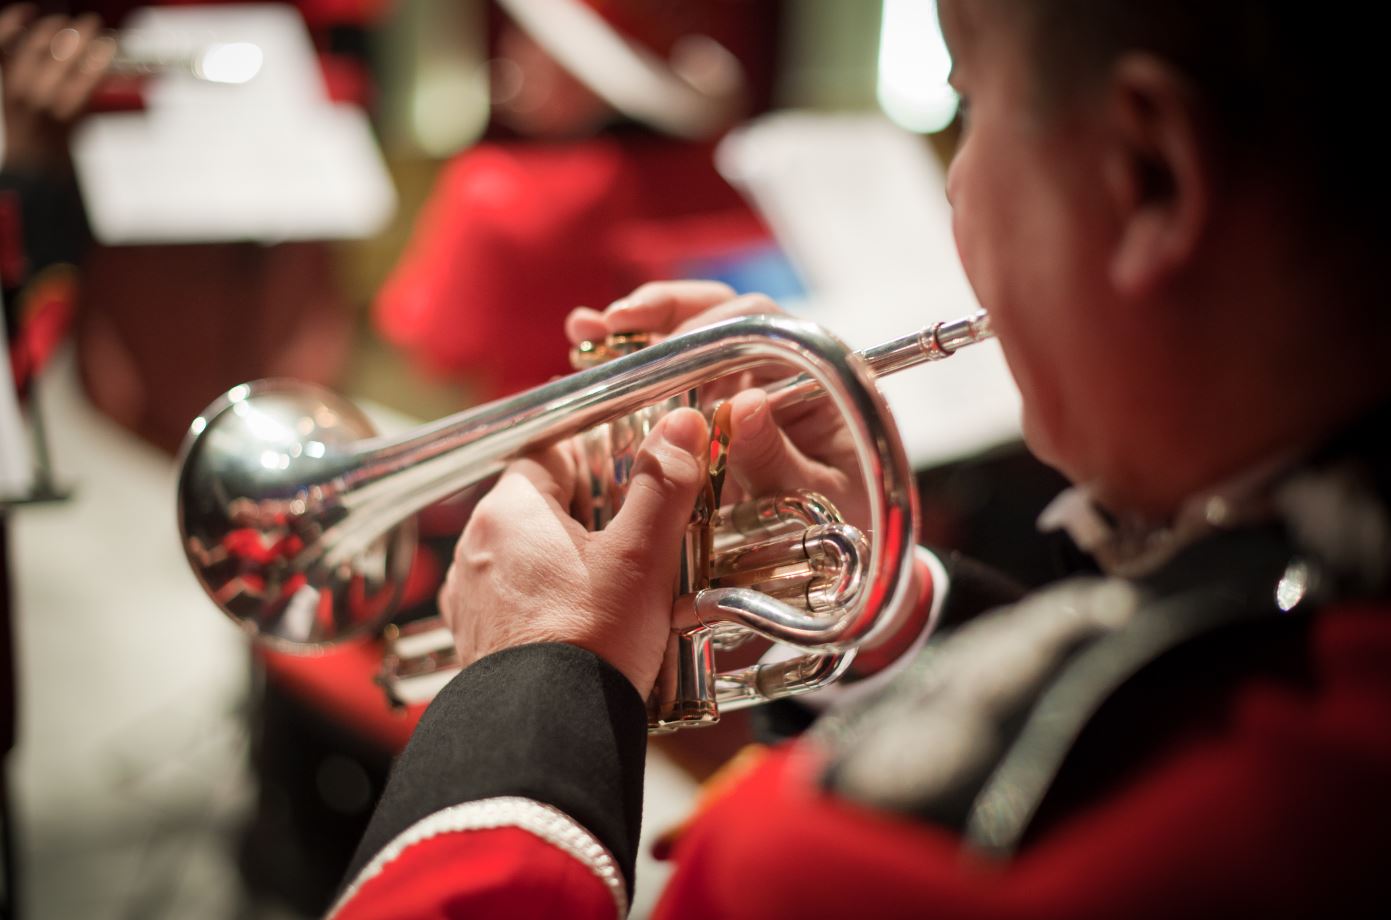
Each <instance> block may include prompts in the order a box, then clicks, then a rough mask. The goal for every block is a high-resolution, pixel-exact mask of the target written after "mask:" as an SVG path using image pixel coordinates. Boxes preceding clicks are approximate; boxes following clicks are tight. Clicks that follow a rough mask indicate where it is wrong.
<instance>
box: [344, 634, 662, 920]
mask: <svg viewBox="0 0 1391 920" xmlns="http://www.w3.org/2000/svg"><path fill="white" fill-rule="evenodd" d="M646 753H647V710H646V707H645V706H644V704H643V701H642V699H641V698H640V697H639V696H638V694H637V691H636V690H635V689H634V688H633V685H632V684H631V683H629V682H628V679H627V678H626V677H624V676H623V675H622V674H621V673H620V672H619V671H618V670H616V669H615V668H613V667H612V666H611V665H609V664H608V663H607V662H605V661H604V660H603V659H601V658H599V657H598V656H597V655H594V654H593V653H591V652H588V651H585V650H583V649H580V648H576V647H574V646H570V645H562V644H545V645H528V646H522V647H519V648H513V649H507V650H505V651H501V652H498V653H496V654H493V655H489V656H488V657H487V658H484V659H482V660H480V661H478V662H476V663H475V664H473V665H472V666H471V667H469V668H466V669H465V670H463V671H462V672H460V674H459V675H458V676H457V677H455V678H454V680H452V681H451V682H450V683H449V684H448V685H447V686H446V687H445V688H444V690H443V691H441V693H440V694H439V695H438V696H437V697H436V698H435V700H434V701H433V702H432V703H431V704H430V707H429V708H428V709H427V710H426V711H425V715H424V716H423V717H422V718H421V720H420V724H419V726H418V727H417V728H416V730H415V734H414V735H413V736H412V737H411V741H410V743H409V744H408V745H407V746H406V749H405V751H404V752H403V753H402V754H401V757H400V759H399V760H398V761H397V763H396V765H395V767H394V768H393V770H392V774H391V778H390V779H389V780H388V782H387V787H386V791H385V792H384V793H383V795H382V799H381V801H380V802H379V803H378V805H377V809H376V812H375V813H374V814H373V816H372V820H371V822H370V823H369V824H368V827H367V832H366V833H365V834H364V836H363V839H362V843H361V844H360V845H359V846H358V850H357V853H356V855H355V856H354V857H353V861H352V863H351V865H350V867H349V870H348V874H347V878H348V879H349V880H351V879H353V878H354V877H356V876H357V874H358V873H359V872H360V871H361V870H362V868H363V866H365V865H366V864H367V863H368V862H370V861H371V859H372V857H373V856H375V855H376V853H377V852H378V851H380V850H381V849H383V848H384V847H386V846H387V844H389V843H390V842H391V841H392V839H393V838H395V837H396V836H397V835H398V834H400V833H401V832H402V831H404V830H405V829H406V828H408V827H410V826H411V825H412V824H414V823H415V822H417V821H419V820H421V819H422V818H425V817H427V816H429V815H431V814H433V813H435V812H437V811H440V810H441V809H444V808H448V807H450V806H451V805H457V804H460V803H463V802H470V801H476V800H478V799H485V798H491V797H493V796H504V795H508V796H522V797H525V798H529V799H533V800H535V801H538V802H542V803H545V804H547V805H551V806H553V807H555V808H558V809H559V810H561V811H563V812H564V813H565V814H567V815H569V816H570V817H571V818H573V819H574V820H576V821H578V822H579V823H580V824H582V825H584V826H585V827H586V828H587V829H588V830H589V831H590V832H591V833H593V834H594V836H595V837H597V838H598V839H599V841H600V842H601V843H603V844H604V846H605V847H607V848H608V850H609V852H610V853H612V854H613V857H614V859H615V860H616V861H617V862H618V865H619V867H620V868H621V869H622V870H623V877H624V879H625V881H626V883H627V887H628V894H629V897H631V896H632V888H633V863H634V860H635V858H636V854H637V845H638V832H639V828H640V825H641V819H642V778H643V767H644V761H645V759H646Z"/></svg>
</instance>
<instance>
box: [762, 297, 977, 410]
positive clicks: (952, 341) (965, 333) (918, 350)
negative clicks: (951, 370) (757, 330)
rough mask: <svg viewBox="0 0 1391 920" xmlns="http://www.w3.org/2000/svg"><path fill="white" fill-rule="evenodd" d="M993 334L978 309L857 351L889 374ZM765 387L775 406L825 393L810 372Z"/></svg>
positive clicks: (873, 369)
mask: <svg viewBox="0 0 1391 920" xmlns="http://www.w3.org/2000/svg"><path fill="white" fill-rule="evenodd" d="M994 337H995V332H994V330H993V329H991V327H990V316H989V314H987V313H986V312H985V311H984V310H978V311H976V312H975V313H972V314H971V315H970V316H965V317H962V318H961V319H957V320H951V321H949V322H941V323H933V324H932V325H930V326H924V327H923V328H921V329H919V330H918V331H917V332H912V333H909V334H908V335H905V336H901V337H899V338H896V339H891V340H890V341H888V342H884V343H883V344H880V345H875V346H874V347H872V348H866V349H864V350H862V351H857V352H855V354H856V355H857V356H859V358H860V359H861V360H863V361H864V362H865V364H867V365H868V366H869V371H870V373H871V374H872V375H873V376H874V377H876V378H878V377H887V376H888V375H890V374H896V373H898V372H899V371H902V370H907V369H908V368H910V367H917V366H918V365H919V364H926V363H928V362H930V361H941V360H944V359H946V358H950V357H951V356H952V355H954V354H956V352H957V351H958V350H960V349H962V348H965V347H966V346H967V345H974V344H976V343H977V342H984V341H986V340H988V339H993V338H994ZM763 389H764V391H765V392H766V393H767V394H768V400H769V402H771V403H772V404H773V408H774V409H782V408H786V407H788V406H795V405H797V404H798V403H801V402H805V401H807V400H809V399H815V398H816V397H818V396H822V395H824V393H825V391H824V390H822V388H821V387H820V385H819V384H817V382H816V381H815V380H813V379H812V378H811V377H810V376H808V375H807V374H798V375H797V376H795V377H788V378H786V379H784V380H780V381H778V382H777V383H773V384H770V385H768V386H766V387H764V388H763Z"/></svg>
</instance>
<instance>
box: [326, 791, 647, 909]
mask: <svg viewBox="0 0 1391 920" xmlns="http://www.w3.org/2000/svg"><path fill="white" fill-rule="evenodd" d="M501 827H515V828H519V829H521V830H524V831H526V832H527V833H529V834H531V835H533V836H535V837H539V838H540V839H541V840H544V841H545V842H546V843H549V844H550V845H551V846H553V847H556V848H557V849H559V850H561V851H562V852H564V853H565V854H567V855H568V856H570V857H571V858H572V859H575V860H578V861H579V862H580V863H582V864H583V865H584V866H585V868H587V869H589V871H590V872H593V873H594V875H595V876H596V877H597V878H598V879H599V881H601V882H603V883H604V887H606V888H607V889H608V890H609V894H611V895H613V902H614V907H615V908H616V909H617V916H618V917H619V918H620V920H622V918H623V917H625V916H627V913H628V892H627V889H626V888H625V887H624V883H623V873H622V872H621V871H620V870H619V868H618V863H617V861H615V860H614V858H613V854H611V853H609V851H608V850H607V849H605V847H604V845H603V844H602V843H600V842H599V841H598V839H597V838H595V836H594V835H593V834H591V833H590V832H589V831H588V830H587V829H585V827H584V826H583V825H581V824H580V823H579V822H578V821H576V820H575V819H574V818H571V817H570V816H569V815H567V814H565V812H563V811H561V810H560V809H558V808H553V807H551V806H550V805H546V804H544V803H542V802H537V801H534V800H532V799H526V798H521V797H519V796H498V797H496V798H491V799H478V800H477V801H473V802H464V803H462V804H460V805H451V806H450V807H449V808H445V809H443V810H442V811H437V812H435V813H434V814H432V815H428V816H426V817H424V818H421V819H420V820H419V821H417V822H415V823H414V824H412V825H411V826H410V827H408V828H406V829H405V830H404V831H402V832H401V833H400V834H398V835H397V836H396V837H395V838H394V839H393V840H392V841H391V842H390V843H389V844H387V845H386V846H385V847H383V848H382V850H381V851H380V852H378V853H377V855H376V856H374V857H373V858H372V861H371V862H369V863H368V864H367V865H366V866H365V867H364V868H363V869H362V871H361V872H359V873H358V874H357V876H356V877H355V878H354V879H353V881H352V884H350V885H349V886H348V887H347V889H345V890H344V892H343V894H342V896H341V897H339V899H338V901H337V902H336V903H335V904H334V905H333V909H332V910H330V911H329V912H328V915H327V916H328V917H329V918H332V917H334V916H336V915H337V914H338V912H339V911H341V910H342V909H343V908H344V907H345V906H346V905H347V903H348V902H349V901H351V900H352V899H353V896H354V895H356V894H357V892H358V890H359V889H360V888H361V887H362V886H363V885H364V884H366V883H367V882H368V881H370V880H371V879H372V878H374V877H375V876H377V875H378V874H380V873H381V872H382V870H383V869H385V868H386V867H387V865H389V864H390V863H391V862H392V861H393V860H395V859H397V858H399V857H400V856H401V854H403V853H405V851H406V850H408V849H410V848H411V847H412V846H414V845H415V844H417V843H422V842H424V841H426V840H429V839H430V838H432V837H438V836H439V835H440V834H451V833H461V832H467V831H481V830H493V829H496V828H501Z"/></svg>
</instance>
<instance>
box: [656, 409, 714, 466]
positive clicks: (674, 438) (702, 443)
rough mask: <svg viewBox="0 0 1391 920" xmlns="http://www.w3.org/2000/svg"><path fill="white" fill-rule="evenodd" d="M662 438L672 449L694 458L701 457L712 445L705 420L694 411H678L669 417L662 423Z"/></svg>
mask: <svg viewBox="0 0 1391 920" xmlns="http://www.w3.org/2000/svg"><path fill="white" fill-rule="evenodd" d="M662 437H663V438H665V439H666V442H667V443H668V444H670V445H671V446H672V447H675V448H678V449H680V450H682V451H684V452H686V453H688V454H690V455H691V456H692V457H700V456H703V455H704V453H705V449H706V448H707V447H708V446H709V444H710V436H709V435H708V434H707V433H706V430H705V420H704V419H703V418H701V417H700V413H698V412H694V411H677V412H673V413H672V414H671V415H668V416H667V417H666V419H664V420H663V422H662Z"/></svg>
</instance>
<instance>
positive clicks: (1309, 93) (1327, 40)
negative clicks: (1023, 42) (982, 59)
mask: <svg viewBox="0 0 1391 920" xmlns="http://www.w3.org/2000/svg"><path fill="white" fill-rule="evenodd" d="M1000 2H1004V3H1006V4H1008V5H1009V6H1011V7H1013V8H1014V9H1012V10H1011V12H1013V13H1017V14H1019V15H1020V17H1021V18H1020V19H1019V21H1020V22H1022V23H1023V24H1024V26H1025V28H1026V29H1027V30H1028V31H1027V33H1026V35H1027V38H1028V40H1029V42H1030V45H1031V49H1032V52H1033V54H1034V57H1035V62H1034V63H1035V65H1036V68H1037V71H1036V72H1037V74H1038V81H1039V88H1040V90H1041V92H1042V93H1043V94H1044V96H1045V98H1047V97H1060V98H1066V97H1068V96H1071V95H1074V94H1076V93H1079V92H1085V89H1086V87H1087V85H1088V83H1089V82H1090V81H1092V80H1094V79H1095V78H1096V77H1098V76H1100V75H1102V74H1104V73H1105V71H1106V70H1107V69H1108V68H1109V67H1110V66H1111V65H1112V64H1113V63H1114V62H1115V60H1116V58H1117V57H1118V56H1119V55H1121V54H1124V53H1126V52H1128V51H1148V52H1151V53H1153V54H1155V55H1157V56H1159V57H1161V58H1163V59H1165V60H1166V61H1168V62H1169V63H1170V64H1172V65H1173V66H1174V67H1175V68H1177V69H1178V70H1179V71H1180V72H1182V73H1183V74H1185V75H1186V76H1187V77H1188V78H1189V79H1190V80H1191V82H1192V83H1193V85H1194V86H1195V87H1196V88H1197V90H1198V92H1200V93H1201V95H1202V100H1203V103H1204V104H1205V105H1206V106H1207V107H1208V108H1209V110H1210V112H1211V114H1212V116H1213V119H1214V123H1215V124H1216V126H1217V128H1218V129H1219V131H1220V132H1221V135H1222V136H1223V137H1224V138H1225V140H1226V141H1227V142H1228V143H1229V144H1230V145H1231V146H1232V147H1234V148H1235V152H1236V153H1238V155H1245V156H1247V157H1256V158H1258V159H1257V161H1258V162H1260V163H1262V164H1265V165H1267V166H1270V167H1272V168H1274V169H1276V170H1279V171H1280V172H1282V173H1284V174H1285V176H1286V177H1287V179H1293V180H1295V181H1298V182H1300V183H1302V184H1303V185H1304V188H1303V190H1302V191H1303V193H1304V194H1305V195H1306V197H1307V198H1308V199H1309V201H1308V203H1309V205H1311V207H1312V209H1313V213H1315V214H1317V215H1320V216H1322V217H1326V218H1329V219H1332V220H1335V221H1337V222H1338V223H1341V224H1344V225H1346V226H1347V227H1348V229H1351V230H1354V231H1356V232H1358V233H1366V232H1368V231H1371V232H1373V233H1374V235H1376V236H1379V237H1381V238H1385V236H1386V230H1385V227H1386V225H1387V220H1386V213H1385V212H1386V204H1387V199H1388V196H1387V194H1386V191H1385V188H1386V186H1387V182H1386V181H1385V174H1386V169H1385V168H1384V167H1383V166H1382V159H1383V157H1382V151H1381V147H1380V145H1373V143H1372V142H1371V135H1372V133H1373V128H1374V126H1375V123H1376V119H1377V118H1378V117H1379V113H1380V112H1384V111H1386V104H1385V99H1384V96H1385V92H1386V89H1387V87H1388V85H1391V80H1388V78H1387V75H1386V71H1387V62H1386V58H1387V56H1388V55H1387V52H1386V51H1385V48H1384V43H1385V39H1386V32H1385V30H1384V29H1382V28H1381V27H1380V26H1381V25H1382V24H1383V23H1385V22H1386V21H1387V20H1388V18H1391V17H1388V16H1387V14H1386V13H1385V12H1383V11H1382V7H1383V5H1382V4H1379V3H1370V4H1365V5H1360V4H1359V5H1353V4H1349V3H1333V4H1329V5H1327V6H1326V7H1325V6H1321V5H1316V4H1311V3H1307V2H1294V0H1000Z"/></svg>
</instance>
